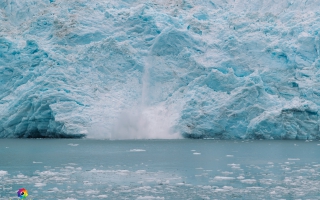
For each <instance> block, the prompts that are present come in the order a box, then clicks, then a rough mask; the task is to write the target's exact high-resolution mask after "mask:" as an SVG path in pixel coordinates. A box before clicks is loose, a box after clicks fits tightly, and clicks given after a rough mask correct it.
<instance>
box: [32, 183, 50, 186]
mask: <svg viewBox="0 0 320 200" xmlns="http://www.w3.org/2000/svg"><path fill="white" fill-rule="evenodd" d="M46 185H47V184H45V183H35V185H34V186H35V187H44V186H46Z"/></svg>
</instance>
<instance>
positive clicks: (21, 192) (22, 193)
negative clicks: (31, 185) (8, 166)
mask: <svg viewBox="0 0 320 200" xmlns="http://www.w3.org/2000/svg"><path fill="white" fill-rule="evenodd" d="M17 193H18V197H19V198H20V199H25V198H26V197H27V196H28V191H27V190H26V189H24V188H21V189H19V190H18V192H17Z"/></svg>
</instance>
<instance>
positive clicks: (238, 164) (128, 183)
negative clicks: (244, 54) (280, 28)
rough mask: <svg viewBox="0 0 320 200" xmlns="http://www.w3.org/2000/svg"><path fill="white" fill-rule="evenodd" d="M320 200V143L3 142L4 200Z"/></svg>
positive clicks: (0, 176)
mask: <svg viewBox="0 0 320 200" xmlns="http://www.w3.org/2000/svg"><path fill="white" fill-rule="evenodd" d="M20 188H25V189H27V190H28V192H29V196H28V198H27V199H32V200H36V199H41V200H44V199H68V200H74V199H320V142H319V141H297V140H290V141H289V140H279V141H277V140H274V141H270V140H262V141H257V140H254V141H251V140H249V141H248V140H245V141H222V140H191V139H181V140H125V141H124V140H115V141H110V140H90V139H3V140H0V199H1V200H2V199H5V200H8V199H10V198H11V199H18V197H17V193H16V192H17V190H18V189H20Z"/></svg>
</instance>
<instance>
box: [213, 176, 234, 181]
mask: <svg viewBox="0 0 320 200" xmlns="http://www.w3.org/2000/svg"><path fill="white" fill-rule="evenodd" d="M214 179H215V180H233V179H234V177H227V176H215V177H214Z"/></svg>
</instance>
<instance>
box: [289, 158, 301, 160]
mask: <svg viewBox="0 0 320 200" xmlns="http://www.w3.org/2000/svg"><path fill="white" fill-rule="evenodd" d="M288 160H300V158H288Z"/></svg>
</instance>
